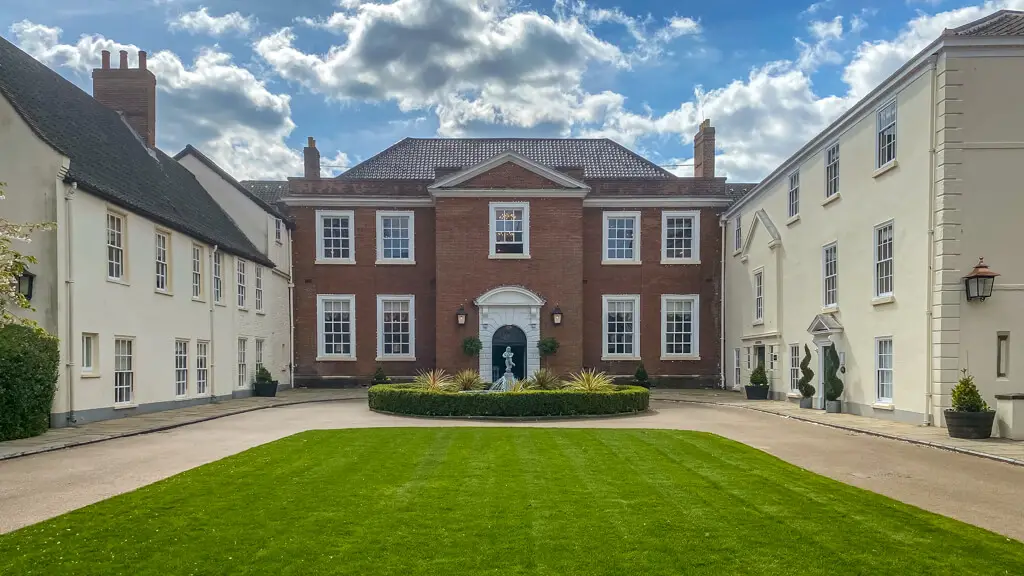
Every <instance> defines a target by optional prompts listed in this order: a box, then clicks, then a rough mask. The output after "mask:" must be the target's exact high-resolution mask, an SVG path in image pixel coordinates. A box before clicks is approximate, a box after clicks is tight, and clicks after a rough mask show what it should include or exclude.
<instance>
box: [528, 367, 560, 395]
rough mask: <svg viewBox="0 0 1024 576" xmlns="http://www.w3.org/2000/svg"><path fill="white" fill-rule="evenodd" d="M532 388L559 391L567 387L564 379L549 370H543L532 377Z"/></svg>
mask: <svg viewBox="0 0 1024 576" xmlns="http://www.w3.org/2000/svg"><path fill="white" fill-rule="evenodd" d="M530 386H531V387H532V388H535V389H537V390H559V389H561V388H563V387H564V386H565V383H564V382H562V379H561V378H559V377H558V376H556V375H555V373H554V372H552V371H551V370H548V369H547V368H541V369H540V370H537V371H536V372H534V373H533V376H530Z"/></svg>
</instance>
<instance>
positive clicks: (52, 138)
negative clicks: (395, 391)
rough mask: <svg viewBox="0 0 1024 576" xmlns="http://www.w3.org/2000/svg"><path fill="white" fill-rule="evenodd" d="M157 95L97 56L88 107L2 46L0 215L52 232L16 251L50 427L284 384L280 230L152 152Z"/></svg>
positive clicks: (286, 348) (148, 76)
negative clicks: (259, 376)
mask: <svg viewBox="0 0 1024 576" xmlns="http://www.w3.org/2000/svg"><path fill="white" fill-rule="evenodd" d="M155 87H156V80H155V78H154V77H153V75H152V73H150V72H149V71H148V70H147V69H146V60H145V53H142V52H140V53H139V64H138V67H137V68H129V67H128V64H127V54H126V53H122V55H121V67H120V68H116V69H114V68H110V67H109V55H108V54H104V66H103V68H101V69H98V70H96V71H95V73H94V92H95V95H96V96H95V99H94V98H93V97H92V96H89V95H88V94H86V93H84V92H83V91H81V90H80V89H79V88H77V87H76V86H74V85H73V84H71V83H70V82H68V81H66V80H64V79H63V78H61V77H60V76H59V75H58V74H56V73H55V72H53V71H52V70H50V69H48V68H46V67H45V66H44V65H42V64H41V63H39V62H37V61H36V60H35V59H33V58H32V57H31V56H29V55H28V54H25V53H24V52H22V51H21V50H19V49H18V48H17V47H15V46H14V45H12V44H10V43H9V42H7V41H6V40H4V39H2V38H0V181H3V182H5V183H6V186H5V190H6V192H7V199H6V200H3V201H2V203H0V209H2V210H3V211H4V216H5V217H6V218H8V219H10V220H12V221H16V222H41V221H49V222H54V223H56V229H55V230H53V231H48V232H37V233H35V234H33V236H32V240H33V241H32V242H31V243H30V244H28V245H27V246H26V248H27V249H26V250H23V251H24V252H26V253H27V254H30V255H32V256H35V257H36V258H37V259H38V263H37V264H34V265H31V267H30V269H29V272H30V273H31V274H32V275H33V276H32V280H33V283H32V284H33V287H32V295H31V303H32V305H33V306H34V307H35V308H36V310H35V311H34V312H28V313H27V314H26V315H27V316H28V317H30V318H32V319H33V320H36V321H37V322H38V323H39V324H40V325H41V326H42V327H43V328H44V329H46V330H47V331H49V332H50V333H52V334H54V335H56V336H57V337H58V338H59V339H60V342H61V345H60V353H61V367H60V377H59V381H58V389H57V392H56V395H55V398H54V403H53V409H52V414H51V425H52V426H58V427H59V426H66V425H69V424H77V423H84V422H89V421H94V420H102V419H108V418H116V417H121V416H127V415H132V414H138V413H141V412H149V411H155V410H163V409H168V408H177V407H182V406H188V405H191V404H198V403H204V402H210V401H212V399H214V398H223V397H228V398H230V397H233V396H241V395H248V394H250V393H251V392H250V382H251V380H252V378H253V376H254V374H255V371H256V368H257V367H258V366H260V365H263V366H266V367H267V369H268V370H270V372H271V374H272V375H273V376H274V377H275V378H276V379H277V380H279V381H280V382H281V383H282V384H285V385H287V383H289V382H290V377H289V371H290V363H291V346H290V341H291V340H290V332H289V330H290V323H289V306H288V298H289V287H290V279H289V271H290V262H289V255H290V252H291V250H290V231H289V230H288V229H287V227H285V226H283V225H282V226H280V228H279V229H280V230H281V231H282V235H281V241H280V243H278V242H277V240H276V237H275V234H276V230H278V228H277V224H276V222H275V221H276V220H277V217H276V216H275V215H274V214H273V212H271V211H267V207H266V206H260V205H258V204H256V203H254V202H253V203H252V206H248V207H247V206H245V204H244V202H242V201H241V200H240V199H238V198H226V197H225V198H223V199H222V197H223V196H224V194H225V193H224V191H223V190H221V188H222V187H223V185H222V184H220V183H218V182H217V179H216V178H213V177H211V176H210V175H209V173H203V171H202V170H200V169H199V168H196V170H197V172H198V176H196V175H193V173H192V172H190V171H189V169H187V168H186V167H185V166H183V165H182V164H180V163H178V162H177V161H176V160H174V159H173V158H171V157H169V156H167V155H166V154H164V153H163V152H161V151H160V150H159V149H157V148H156V147H155V146H154V141H155V131H154V125H155V104H156V101H155V94H156V92H155ZM101 102H103V103H101ZM104 103H105V104H106V106H105V105H104ZM114 109H117V110H119V111H120V112H115V111H114ZM197 177H198V178H200V179H197ZM201 181H202V183H201ZM204 186H208V187H209V189H210V190H209V191H208V190H207V189H204ZM282 224H283V223H282Z"/></svg>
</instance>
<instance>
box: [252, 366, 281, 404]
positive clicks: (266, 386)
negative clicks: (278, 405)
mask: <svg viewBox="0 0 1024 576" xmlns="http://www.w3.org/2000/svg"><path fill="white" fill-rule="evenodd" d="M252 394H253V396H263V397H266V398H273V397H274V396H277V382H276V381H275V380H274V378H273V377H272V376H271V375H270V372H269V371H267V369H266V368H264V367H263V366H260V367H259V369H258V370H256V379H255V380H253V383H252Z"/></svg>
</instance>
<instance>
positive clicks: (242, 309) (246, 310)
mask: <svg viewBox="0 0 1024 576" xmlns="http://www.w3.org/2000/svg"><path fill="white" fill-rule="evenodd" d="M238 311H239V312H248V311H249V309H248V308H246V307H245V306H239V307H238Z"/></svg>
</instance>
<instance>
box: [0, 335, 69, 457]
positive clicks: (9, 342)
mask: <svg viewBox="0 0 1024 576" xmlns="http://www.w3.org/2000/svg"><path fill="white" fill-rule="evenodd" d="M59 363H60V351H59V349H58V342H57V339H56V338H54V337H53V336H50V335H49V334H46V333H45V332H43V331H42V330H37V329H35V328H34V327H29V326H22V325H19V324H11V325H8V326H6V327H2V328H0V440H14V439H15V438H28V437H29V436H38V435H39V434H42V433H43V432H46V430H47V429H48V428H49V427H50V409H51V408H52V405H53V393H54V391H55V390H56V389H57V366H58V364H59Z"/></svg>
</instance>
